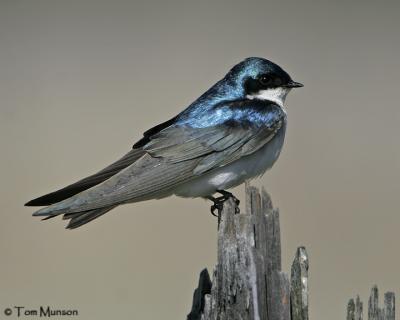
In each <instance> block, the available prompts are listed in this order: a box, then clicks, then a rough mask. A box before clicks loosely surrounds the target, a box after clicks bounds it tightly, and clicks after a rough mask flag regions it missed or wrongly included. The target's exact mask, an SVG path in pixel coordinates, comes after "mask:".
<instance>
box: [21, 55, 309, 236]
mask: <svg viewBox="0 0 400 320" xmlns="http://www.w3.org/2000/svg"><path fill="white" fill-rule="evenodd" d="M302 86H303V85H302V84H300V83H298V82H295V81H293V80H292V79H291V77H290V76H289V74H288V73H286V72H285V71H284V70H283V69H282V68H281V67H279V66H278V65H276V64H275V63H273V62H271V61H269V60H266V59H263V58H255V57H252V58H247V59H245V60H243V61H242V62H240V63H238V64H237V65H235V66H234V67H233V68H232V69H231V70H230V71H229V72H228V73H227V74H226V75H225V77H224V78H223V79H221V80H220V81H218V82H217V83H216V84H215V85H213V86H212V87H211V88H210V89H209V90H208V91H206V92H205V93H204V94H203V95H202V96H200V97H199V98H198V99H197V100H196V101H194V102H193V103H192V104H191V105H189V106H188V107H187V108H186V109H185V110H183V111H182V112H181V113H179V114H178V115H177V116H175V117H173V118H172V119H170V120H168V121H166V122H163V123H161V124H159V125H157V126H155V127H153V128H151V129H149V130H147V131H146V132H144V134H143V137H142V138H141V139H140V140H139V141H137V142H136V143H135V144H134V145H133V148H132V150H130V151H129V152H128V153H127V154H126V155H124V156H123V157H122V158H121V159H119V160H118V161H116V162H114V163H113V164H111V165H109V166H108V167H106V168H104V169H103V170H101V171H99V172H97V173H96V174H94V175H91V176H89V177H87V178H84V179H82V180H79V181H78V182H75V183H73V184H71V185H68V186H66V187H65V188H62V189H60V190H57V191H55V192H52V193H49V194H46V195H44V196H42V197H39V198H37V199H34V200H31V201H29V202H28V203H26V205H27V206H47V207H45V208H42V209H40V210H38V211H36V212H35V213H34V214H33V215H34V216H43V217H45V219H48V218H52V217H55V216H58V215H61V214H63V219H69V223H68V225H67V228H68V229H74V228H77V227H80V226H82V225H83V224H86V223H88V222H89V221H92V220H93V219H96V218H98V217H99V216H101V215H103V214H104V213H106V212H108V211H110V210H111V209H114V208H115V207H117V206H119V205H122V204H126V203H133V202H139V201H144V200H149V199H160V198H164V197H167V196H170V195H177V196H181V197H191V198H194V197H202V198H206V199H209V200H212V201H213V202H214V204H213V206H212V207H211V211H212V212H213V213H214V211H215V210H218V211H219V212H220V210H221V209H222V204H223V202H224V201H225V200H226V199H227V198H229V197H231V196H233V195H232V194H231V193H229V192H227V191H225V190H226V189H229V188H232V187H235V186H237V185H239V184H241V183H243V182H244V181H245V180H247V179H252V178H254V177H257V176H260V175H262V174H263V173H264V172H265V171H266V170H268V169H270V168H271V167H272V165H273V164H274V163H275V161H276V160H277V158H278V156H279V154H280V152H281V149H282V146H283V141H284V137H285V130H286V112H285V109H284V102H285V98H286V96H287V94H288V93H289V91H290V90H291V89H292V88H298V87H302ZM217 192H218V193H220V194H222V196H221V197H214V196H213V195H214V194H215V193H217ZM235 200H237V199H236V198H235ZM237 203H238V202H237Z"/></svg>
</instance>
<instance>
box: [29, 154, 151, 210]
mask: <svg viewBox="0 0 400 320" xmlns="http://www.w3.org/2000/svg"><path fill="white" fill-rule="evenodd" d="M144 153H145V152H144V151H143V150H141V149H133V150H131V151H129V152H128V153H127V154H125V155H124V156H123V157H122V158H121V159H119V160H118V161H116V162H114V163H112V164H111V165H109V166H107V167H106V168H104V169H103V170H101V171H99V172H97V173H95V174H93V175H91V176H89V177H86V178H84V179H82V180H79V181H77V182H75V183H73V184H70V185H68V186H66V187H64V188H62V189H60V190H57V191H54V192H51V193H48V194H46V195H44V196H41V197H39V198H36V199H33V200H31V201H29V202H27V203H26V204H25V205H26V206H48V205H51V204H53V203H57V202H59V201H61V200H64V199H67V198H70V197H72V196H73V195H75V194H78V193H80V192H82V191H84V190H86V189H89V188H91V187H93V186H95V185H97V184H99V183H101V182H103V181H105V180H107V179H109V178H110V177H112V176H113V175H115V174H116V173H118V172H120V171H121V170H122V169H124V168H126V167H128V166H129V165H131V164H132V163H134V162H135V161H136V160H137V159H139V158H140V157H141V156H143V155H144Z"/></svg>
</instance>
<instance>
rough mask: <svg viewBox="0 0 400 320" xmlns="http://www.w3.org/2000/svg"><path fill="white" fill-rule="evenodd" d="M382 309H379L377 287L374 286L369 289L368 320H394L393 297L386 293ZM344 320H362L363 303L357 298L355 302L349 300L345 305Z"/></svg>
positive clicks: (390, 293)
mask: <svg viewBox="0 0 400 320" xmlns="http://www.w3.org/2000/svg"><path fill="white" fill-rule="evenodd" d="M383 303H384V307H383V308H380V307H379V293H378V287H377V286H376V285H375V286H373V287H372V289H371V295H370V296H369V300H368V313H367V315H368V320H395V309H396V307H395V295H394V292H391V291H388V292H386V293H385V295H384V301H383ZM346 320H363V303H362V302H361V301H360V297H359V296H357V298H356V301H355V302H354V299H350V300H349V302H348V304H347V315H346Z"/></svg>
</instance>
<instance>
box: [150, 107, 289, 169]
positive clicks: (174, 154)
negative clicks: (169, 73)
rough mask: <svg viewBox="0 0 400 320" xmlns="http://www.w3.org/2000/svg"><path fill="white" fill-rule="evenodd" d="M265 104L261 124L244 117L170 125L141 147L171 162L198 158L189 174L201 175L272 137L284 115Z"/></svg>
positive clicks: (277, 109) (244, 153)
mask: <svg viewBox="0 0 400 320" xmlns="http://www.w3.org/2000/svg"><path fill="white" fill-rule="evenodd" d="M242 107H243V105H242ZM268 107H269V109H270V110H264V112H265V111H267V112H268V111H269V113H268V117H266V121H265V122H263V123H262V125H260V124H259V123H253V122H251V121H248V119H239V120H233V119H229V120H227V121H225V122H223V123H221V124H218V125H215V126H211V127H201V128H193V127H191V126H182V125H180V126H179V125H174V126H170V127H168V128H165V129H164V130H161V131H160V132H159V133H157V134H155V135H153V136H152V137H151V138H150V139H149V140H150V141H149V142H148V143H147V144H146V145H145V146H144V147H143V149H144V150H145V151H146V152H148V153H149V154H150V155H151V156H153V157H156V158H163V159H166V160H167V161H168V162H172V163H180V162H184V161H187V160H193V159H199V162H198V163H197V165H196V167H195V168H194V169H193V174H194V175H200V174H203V173H205V172H207V171H210V170H212V169H215V168H218V167H222V166H224V165H227V164H229V163H231V162H233V161H235V160H237V159H239V158H241V157H243V156H246V155H249V154H251V153H253V152H255V151H257V150H258V149H260V148H261V147H262V146H264V145H265V144H266V143H268V142H269V141H270V140H271V139H272V138H273V137H274V136H275V134H276V132H277V131H278V130H279V129H280V128H281V126H282V124H283V121H284V117H285V114H284V112H283V111H282V110H281V109H280V108H279V107H278V106H276V105H268Z"/></svg>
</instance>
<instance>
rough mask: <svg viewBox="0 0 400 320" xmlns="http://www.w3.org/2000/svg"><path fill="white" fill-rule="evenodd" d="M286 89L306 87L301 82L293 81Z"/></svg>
mask: <svg viewBox="0 0 400 320" xmlns="http://www.w3.org/2000/svg"><path fill="white" fill-rule="evenodd" d="M285 87H286V88H301V87H304V85H303V84H301V83H300V82H295V81H293V80H290V81H289V82H288V83H287V84H286V85H285Z"/></svg>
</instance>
